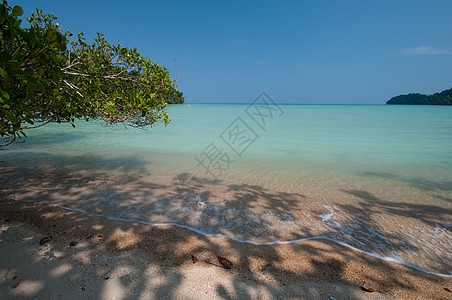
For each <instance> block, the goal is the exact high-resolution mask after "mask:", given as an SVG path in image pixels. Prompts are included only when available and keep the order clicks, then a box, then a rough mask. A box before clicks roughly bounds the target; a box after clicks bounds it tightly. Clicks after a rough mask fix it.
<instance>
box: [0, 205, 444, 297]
mask: <svg viewBox="0 0 452 300" xmlns="http://www.w3.org/2000/svg"><path fill="white" fill-rule="evenodd" d="M2 200H5V199H2ZM0 226H1V227H0V299H23V298H31V299H165V298H170V299H179V298H180V299H277V298H281V299H452V293H451V292H448V291H447V290H445V288H446V289H450V290H452V279H451V278H441V277H437V276H433V275H428V274H425V273H422V272H419V271H416V270H413V269H409V268H407V267H404V266H401V265H398V264H395V263H391V262H385V261H381V260H378V259H375V258H373V257H370V256H368V255H365V254H362V253H359V252H355V251H352V250H350V249H348V248H345V247H343V246H341V245H338V244H335V243H333V242H330V241H322V240H316V241H305V242H300V243H295V244H288V245H271V246H255V245H250V244H243V243H238V242H235V241H232V240H228V239H225V238H219V237H205V236H201V235H198V234H196V233H193V232H191V231H189V230H186V229H182V228H178V227H174V226H159V227H156V226H148V225H142V224H136V223H128V222H120V221H111V220H107V219H105V218H103V217H96V216H89V215H85V214H82V213H79V212H74V211H67V210H63V209H61V208H57V207H52V206H47V205H42V204H41V205H40V204H32V203H10V204H6V203H3V204H1V206H0ZM46 236H52V239H51V241H49V242H47V243H45V244H43V245H40V241H41V239H42V238H44V237H46ZM192 255H194V256H196V257H197V258H198V262H196V263H193V261H192ZM217 256H222V257H225V258H227V259H229V260H230V261H231V262H232V263H233V264H234V265H233V267H232V268H231V269H229V270H228V269H225V268H223V267H222V266H221V265H220V263H219V262H218V260H217ZM363 285H364V286H365V287H368V288H373V289H375V290H377V291H376V292H373V293H369V292H366V291H364V290H362V286H363Z"/></svg>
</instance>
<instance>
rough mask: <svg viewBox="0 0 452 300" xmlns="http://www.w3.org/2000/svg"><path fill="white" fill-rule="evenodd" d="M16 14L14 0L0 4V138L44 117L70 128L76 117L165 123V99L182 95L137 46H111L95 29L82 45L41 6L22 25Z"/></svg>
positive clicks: (10, 138)
mask: <svg viewBox="0 0 452 300" xmlns="http://www.w3.org/2000/svg"><path fill="white" fill-rule="evenodd" d="M22 14H23V10H22V8H21V7H20V6H17V5H16V6H14V7H13V8H11V7H10V6H8V3H7V2H6V1H4V0H3V2H2V3H1V4H0V29H1V34H0V138H1V139H2V140H3V143H0V144H9V143H12V142H15V141H16V139H17V138H22V137H25V133H24V129H28V128H34V127H37V126H42V125H44V124H47V123H49V122H58V123H60V122H71V123H72V125H73V126H74V121H75V119H76V118H85V119H86V120H88V119H90V118H96V119H103V120H105V121H106V122H107V123H108V124H116V123H124V124H126V125H130V126H135V127H143V126H147V125H153V124H154V123H155V122H157V121H163V122H164V123H165V124H168V123H169V119H168V115H167V113H166V112H165V108H166V107H167V103H166V101H165V100H168V99H171V98H172V97H173V96H174V95H180V97H182V93H180V92H178V91H177V89H176V85H175V81H173V80H171V78H170V75H169V72H168V70H167V69H166V68H165V67H162V66H160V65H158V64H156V63H153V62H151V59H150V58H147V57H143V56H142V55H141V54H140V53H139V52H138V50H137V49H136V48H134V49H129V48H126V47H122V46H121V45H120V44H117V45H110V44H109V43H108V41H107V40H106V39H105V37H104V35H103V34H100V33H97V38H96V39H95V40H94V42H93V43H92V44H88V43H86V41H85V39H84V37H83V33H79V34H77V35H76V36H74V35H72V34H71V33H70V32H69V31H66V32H63V30H62V27H61V26H60V25H59V24H58V23H56V21H55V20H56V17H55V16H53V14H51V15H46V14H43V12H42V10H41V9H37V10H36V13H32V15H31V17H28V18H26V20H27V21H28V22H29V23H30V26H29V27H27V28H24V27H22V26H21V23H22V20H20V19H19V18H18V17H19V16H21V15H22ZM182 102H183V98H182Z"/></svg>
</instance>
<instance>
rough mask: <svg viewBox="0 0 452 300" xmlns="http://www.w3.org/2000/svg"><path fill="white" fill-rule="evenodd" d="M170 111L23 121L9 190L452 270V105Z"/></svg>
mask: <svg viewBox="0 0 452 300" xmlns="http://www.w3.org/2000/svg"><path fill="white" fill-rule="evenodd" d="M167 112H168V114H169V117H170V119H171V123H170V124H169V125H168V126H165V125H164V124H162V123H157V124H156V126H154V127H152V128H145V129H139V128H132V127H127V126H124V125H122V124H118V125H114V126H109V125H106V124H105V123H104V122H103V121H101V120H90V121H89V122H86V121H84V120H77V121H76V123H75V128H73V127H72V126H71V125H70V124H48V125H46V126H43V127H40V128H37V129H31V130H28V131H26V133H27V136H28V137H27V138H26V140H25V142H24V143H17V144H14V145H11V146H9V147H8V148H7V149H6V150H2V151H0V161H1V163H0V170H1V169H2V168H3V170H6V169H8V170H10V171H8V172H13V173H14V172H16V173H14V174H15V175H14V174H13V175H11V174H12V173H8V174H7V173H6V172H5V173H4V174H3V175H0V178H1V177H2V176H3V177H4V178H3V179H5V176H9V178H12V177H11V176H13V177H14V176H15V177H14V178H16V179H18V178H19V179H20V180H18V181H17V180H16V181H17V182H19V183H17V184H18V185H19V184H20V186H19V187H18V188H16V189H15V193H16V195H15V196H14V197H7V196H5V194H4V195H3V197H2V198H3V199H1V201H3V202H7V201H13V200H11V199H16V200H17V199H20V201H26V202H27V201H28V202H39V203H43V204H47V205H56V206H59V207H62V208H65V209H69V210H77V211H80V212H83V213H86V214H94V215H100V216H104V217H106V218H109V219H114V220H122V221H125V222H138V223H142V224H148V225H149V226H161V225H168V224H170V225H174V226H179V227H183V228H187V229H190V230H192V231H195V232H197V233H199V234H202V235H206V236H224V237H227V238H230V239H233V240H236V241H239V242H243V243H253V244H257V245H268V244H287V243H299V242H302V241H303V240H308V239H318V240H322V239H323V240H329V241H334V242H336V243H338V244H341V245H344V246H346V247H349V248H351V249H354V250H355V251H361V252H364V253H366V254H368V255H371V256H373V257H377V258H379V259H383V260H389V261H395V262H398V263H401V264H404V265H406V266H409V267H411V268H414V269H418V270H421V271H423V272H427V273H432V274H436V275H438V276H445V277H452V107H446V106H409V105H400V106H397V105H305V104H278V103H276V102H275V101H273V100H271V99H270V98H268V96H266V95H262V96H261V98H258V99H257V101H255V102H253V103H251V104H196V103H192V104H179V105H170V107H169V108H168V109H167ZM5 168H6V169H5ZM11 170H13V171H11ZM14 170H15V171H14ZM16 181H15V182H16ZM1 182H3V184H5V182H7V181H5V180H3V181H1ZM37 182H39V184H40V185H39V187H38V188H37V187H36V183H37ZM27 186H28V187H29V191H27V192H25V190H26V189H27ZM1 188H2V189H6V186H3V187H1ZM21 190H24V192H23V194H22V195H19V196H20V197H19V196H18V195H17V193H21V192H20V191H21ZM32 190H33V191H32ZM9 195H11V194H9ZM18 201H19V200H18Z"/></svg>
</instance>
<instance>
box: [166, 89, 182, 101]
mask: <svg viewBox="0 0 452 300" xmlns="http://www.w3.org/2000/svg"><path fill="white" fill-rule="evenodd" d="M165 99H166V103H168V104H183V103H184V102H185V98H184V94H183V93H182V92H181V91H178V90H177V89H176V88H174V87H173V88H170V89H169V91H168V93H167V94H166V97H165Z"/></svg>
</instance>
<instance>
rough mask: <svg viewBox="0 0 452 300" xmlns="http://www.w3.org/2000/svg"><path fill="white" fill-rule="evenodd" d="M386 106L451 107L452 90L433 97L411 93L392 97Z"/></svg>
mask: <svg viewBox="0 0 452 300" xmlns="http://www.w3.org/2000/svg"><path fill="white" fill-rule="evenodd" d="M386 104H409V105H452V88H451V89H448V90H444V91H442V92H440V93H435V94H433V95H424V94H419V93H411V94H408V95H399V96H396V97H392V98H391V99H390V100H388V101H387V102H386Z"/></svg>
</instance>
